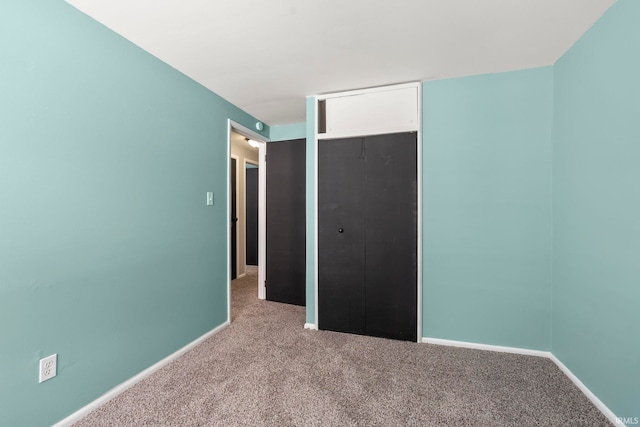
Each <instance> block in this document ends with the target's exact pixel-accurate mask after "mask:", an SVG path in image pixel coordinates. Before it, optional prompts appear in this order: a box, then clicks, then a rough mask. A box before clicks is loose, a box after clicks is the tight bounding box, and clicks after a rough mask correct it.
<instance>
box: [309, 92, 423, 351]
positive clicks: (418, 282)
mask: <svg viewBox="0 0 640 427" xmlns="http://www.w3.org/2000/svg"><path fill="white" fill-rule="evenodd" d="M403 88H416V89H417V99H416V102H417V110H418V124H417V125H418V126H417V130H416V129H415V127H412V128H411V129H408V130H406V131H407V132H416V156H417V170H416V174H417V192H418V194H417V204H418V212H417V215H418V218H417V219H418V223H417V229H416V233H417V248H416V256H417V260H418V262H417V280H416V288H417V294H416V298H417V299H416V318H417V328H416V331H417V333H416V341H417V342H420V337H421V336H422V125H423V123H422V84H421V83H420V82H413V83H403V84H397V85H391V86H383V87H374V88H367V89H358V90H352V91H347V92H338V93H331V94H325V95H317V96H315V97H313V102H314V115H313V120H314V124H313V146H314V147H313V148H314V173H313V187H314V194H313V197H314V210H315V215H314V226H313V229H314V246H315V247H314V295H315V297H314V304H315V309H314V314H315V319H314V320H315V324H314V325H318V324H319V323H318V322H319V320H318V209H319V206H318V140H319V139H320V138H322V139H334V138H337V137H338V136H336V135H337V134H332V135H327V134H319V133H318V100H323V99H329V98H338V97H343V96H355V95H362V94H366V93H375V92H382V91H391V90H397V89H403ZM397 131H398V130H394V132H397ZM384 133H390V132H384ZM378 134H382V133H380V132H379V133H378ZM349 136H353V135H349ZM363 136H364V135H363Z"/></svg>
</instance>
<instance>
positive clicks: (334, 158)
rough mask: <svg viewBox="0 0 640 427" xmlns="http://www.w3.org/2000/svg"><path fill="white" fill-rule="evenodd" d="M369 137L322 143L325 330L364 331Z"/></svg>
mask: <svg viewBox="0 0 640 427" xmlns="http://www.w3.org/2000/svg"><path fill="white" fill-rule="evenodd" d="M364 193H365V190H364V142H363V140H362V139H361V138H350V139H339V140H321V141H319V143H318V281H319V287H318V317H319V325H318V327H319V328H320V329H328V330H333V331H339V332H350V333H356V334H364V333H365V294H364V292H365V281H364V269H365V254H364V249H365V245H364V233H365V229H364Z"/></svg>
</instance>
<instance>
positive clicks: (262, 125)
mask: <svg viewBox="0 0 640 427" xmlns="http://www.w3.org/2000/svg"><path fill="white" fill-rule="evenodd" d="M256 129H258V130H262V129H264V123H262V122H256Z"/></svg>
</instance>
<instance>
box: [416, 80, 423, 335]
mask: <svg viewBox="0 0 640 427" xmlns="http://www.w3.org/2000/svg"><path fill="white" fill-rule="evenodd" d="M417 89H418V100H417V101H418V131H417V132H418V134H417V136H416V138H417V141H416V145H417V146H416V156H417V161H418V164H417V169H418V170H417V171H416V173H417V178H416V180H417V184H418V185H417V189H416V191H417V192H418V195H417V196H418V199H417V203H418V224H417V229H418V230H417V231H418V239H417V245H418V247H417V248H416V256H417V261H418V262H417V265H416V280H417V283H416V287H417V293H416V320H417V322H418V325H417V326H416V332H417V333H416V341H417V342H420V337H422V84H421V83H417Z"/></svg>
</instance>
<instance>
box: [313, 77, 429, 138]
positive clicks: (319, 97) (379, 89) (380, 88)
mask: <svg viewBox="0 0 640 427" xmlns="http://www.w3.org/2000/svg"><path fill="white" fill-rule="evenodd" d="M416 85H418V86H421V84H420V83H416V82H410V83H400V84H396V85H388V86H376V87H368V88H364V89H355V90H348V91H344V92H334V93H326V94H324V95H316V96H315V99H316V105H317V102H318V100H322V99H331V98H342V97H345V96H357V95H364V94H366V93H378V92H387V91H392V90H398V89H404V88H413V87H416ZM316 113H317V111H316ZM316 116H317V114H316ZM315 129H316V132H317V129H318V128H317V126H316V127H315ZM414 130H415V129H414Z"/></svg>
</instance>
